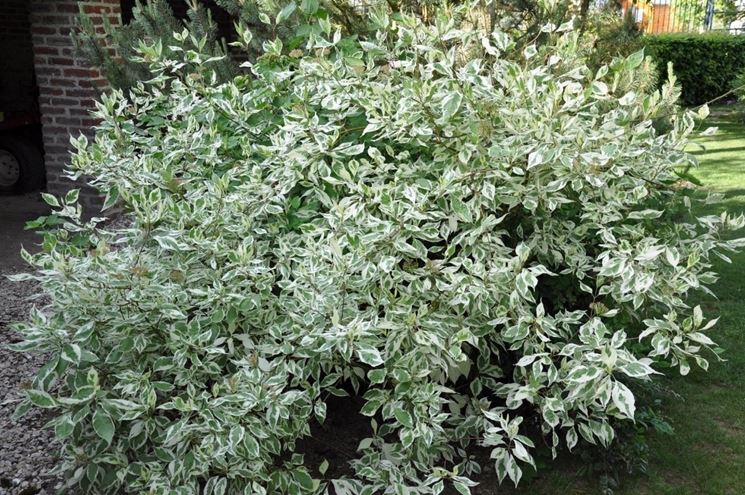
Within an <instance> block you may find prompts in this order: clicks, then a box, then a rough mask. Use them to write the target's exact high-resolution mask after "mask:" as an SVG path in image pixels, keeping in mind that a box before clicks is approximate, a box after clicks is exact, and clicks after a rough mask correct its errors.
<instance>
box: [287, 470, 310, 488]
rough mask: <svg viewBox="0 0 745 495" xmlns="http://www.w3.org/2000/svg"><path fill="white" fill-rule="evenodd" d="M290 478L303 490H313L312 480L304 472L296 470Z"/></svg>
mask: <svg viewBox="0 0 745 495" xmlns="http://www.w3.org/2000/svg"><path fill="white" fill-rule="evenodd" d="M292 477H293V478H294V479H295V481H296V482H297V484H298V485H300V486H301V487H302V488H303V489H304V490H307V491H312V490H313V489H314V488H315V483H313V478H311V476H310V475H309V474H308V472H307V471H305V470H302V469H297V470H295V471H293V472H292Z"/></svg>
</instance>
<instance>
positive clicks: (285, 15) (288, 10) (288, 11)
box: [275, 2, 297, 24]
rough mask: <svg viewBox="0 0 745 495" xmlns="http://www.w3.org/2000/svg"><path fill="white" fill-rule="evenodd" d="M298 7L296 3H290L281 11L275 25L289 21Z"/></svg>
mask: <svg viewBox="0 0 745 495" xmlns="http://www.w3.org/2000/svg"><path fill="white" fill-rule="evenodd" d="M296 7H297V5H296V4H295V2H290V3H288V4H287V5H285V7H284V8H283V9H282V10H280V11H279V14H277V19H276V20H275V24H281V23H282V22H284V21H285V20H286V19H289V18H290V16H291V15H292V13H293V12H295V8H296Z"/></svg>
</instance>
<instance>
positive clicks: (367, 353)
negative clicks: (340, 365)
mask: <svg viewBox="0 0 745 495" xmlns="http://www.w3.org/2000/svg"><path fill="white" fill-rule="evenodd" d="M357 357H359V359H360V361H362V362H363V363H365V364H368V365H370V366H380V365H381V364H383V363H384V362H385V361H383V357H382V356H381V355H380V351H378V350H377V349H376V348H374V347H370V346H363V345H360V346H358V347H357Z"/></svg>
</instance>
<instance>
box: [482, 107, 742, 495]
mask: <svg viewBox="0 0 745 495" xmlns="http://www.w3.org/2000/svg"><path fill="white" fill-rule="evenodd" d="M742 116H745V109H744V108H742V107H739V108H737V107H718V108H715V109H714V110H713V111H712V116H711V117H710V118H709V119H708V121H707V123H708V124H709V125H713V126H718V127H719V132H718V133H717V134H715V135H714V136H710V137H702V138H700V139H698V140H697V141H698V142H700V143H701V144H703V145H704V146H705V148H706V149H705V150H700V149H697V150H696V151H693V153H694V154H696V155H697V156H698V158H699V160H700V163H701V165H700V167H699V168H698V169H696V170H694V171H693V175H695V176H696V177H697V178H699V179H700V180H701V182H702V183H703V185H704V187H705V188H706V189H708V190H711V191H716V192H720V193H723V194H724V195H725V199H724V202H723V204H718V205H714V206H702V207H699V210H698V211H697V213H698V214H700V215H705V214H716V213H719V212H721V210H722V209H727V210H728V211H730V212H733V213H745V123H744V122H742ZM741 235H742V234H741ZM716 270H717V271H718V272H719V273H720V274H721V278H720V280H719V282H718V283H717V284H716V285H715V286H714V287H713V290H714V292H715V293H716V294H717V298H716V299H714V298H712V297H705V296H702V297H700V298H699V301H698V302H699V303H700V304H701V306H702V307H703V308H704V310H705V314H708V315H720V316H721V319H720V321H719V324H718V325H717V326H716V327H715V328H714V329H713V332H712V333H711V334H710V335H711V336H712V337H713V338H714V340H716V341H717V343H719V344H720V345H721V346H722V347H723V348H724V349H726V353H725V355H724V357H725V359H726V361H724V362H712V363H711V365H710V367H709V371H708V372H705V371H703V370H700V369H696V368H694V369H692V371H691V373H690V374H689V375H688V376H686V377H680V376H674V375H672V374H671V376H668V377H666V378H664V379H663V384H664V385H666V386H668V387H669V388H670V389H672V390H674V391H675V392H677V393H678V394H680V397H677V398H675V397H673V396H671V397H667V398H665V399H664V400H663V402H662V412H663V414H664V415H665V416H666V417H667V418H668V420H669V421H670V422H671V423H672V425H673V427H674V428H675V434H674V435H652V436H651V438H650V455H649V467H648V470H647V473H646V474H633V475H630V476H628V477H625V478H624V479H622V485H621V487H620V488H618V489H616V490H614V495H632V494H633V495H673V494H674V495H694V494H695V495H730V494H731V495H735V494H738V495H739V494H743V493H745V252H740V253H738V254H736V255H734V256H732V263H731V264H728V263H725V262H724V261H717V263H716ZM578 466H579V462H578V461H577V460H571V459H570V460H565V461H563V464H561V465H560V466H559V467H557V469H552V470H550V472H549V473H547V474H545V475H542V476H541V477H540V478H536V479H535V480H533V481H531V482H529V483H526V484H525V485H523V486H521V489H519V490H517V491H516V493H519V494H531V495H533V494H535V495H542V494H546V495H548V494H556V493H561V494H567V495H568V494H594V493H599V487H598V484H597V483H596V482H594V481H592V480H588V479H587V478H586V477H583V476H580V475H579V474H577V473H576V471H577V467H578ZM494 493H503V491H501V490H499V491H498V490H495V491H494Z"/></svg>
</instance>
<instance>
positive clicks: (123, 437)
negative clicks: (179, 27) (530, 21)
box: [18, 2, 743, 495]
mask: <svg viewBox="0 0 745 495" xmlns="http://www.w3.org/2000/svg"><path fill="white" fill-rule="evenodd" d="M303 5H305V2H304V4H303ZM305 6H306V7H307V5H305ZM454 18H455V17H454V16H445V15H443V16H441V17H440V18H439V19H438V20H437V21H436V22H434V23H433V24H432V25H425V24H423V23H421V22H419V21H418V20H417V19H415V18H413V17H412V18H409V17H405V16H402V17H399V18H396V19H395V20H394V19H391V18H389V17H388V16H387V15H386V14H384V13H380V12H376V13H374V14H373V15H372V22H373V23H375V25H376V26H377V30H376V32H375V34H373V35H371V36H370V37H367V38H364V39H362V38H360V39H358V38H342V37H340V36H338V35H335V34H334V30H333V29H332V27H331V26H330V25H329V24H328V23H326V22H324V21H323V19H321V21H320V22H319V24H318V25H317V26H316V27H315V28H314V29H311V30H308V31H306V32H308V33H310V34H309V35H308V37H307V45H304V46H303V49H302V50H300V49H293V50H288V49H287V48H285V47H283V46H282V44H281V42H274V43H267V44H265V47H264V48H265V54H264V55H263V56H262V57H261V58H260V59H259V60H258V61H256V62H255V63H254V64H253V65H250V66H248V67H247V71H248V74H247V75H243V76H240V77H237V78H236V79H235V80H233V81H232V82H230V83H228V84H223V85H215V84H211V83H210V78H209V77H208V76H205V75H204V74H190V75H188V76H187V77H179V76H178V73H179V68H180V67H181V64H182V62H179V61H173V60H160V59H159V49H158V47H157V45H156V46H152V47H150V48H145V49H144V50H145V53H144V55H145V58H147V59H149V60H151V61H152V63H153V68H154V70H155V72H156V73H157V74H158V76H157V77H156V78H155V79H153V80H152V81H149V82H147V83H145V84H143V85H141V86H140V87H139V88H138V89H136V90H135V91H134V92H133V93H132V94H131V95H130V96H129V97H126V98H125V97H124V96H123V95H122V94H118V93H113V94H112V95H110V96H106V97H104V98H103V101H102V103H101V104H100V108H99V111H98V115H99V117H100V118H101V124H100V125H99V126H98V129H97V135H96V139H95V142H90V143H88V142H86V141H85V140H84V139H82V138H81V139H79V140H78V141H77V146H78V151H77V153H76V155H75V156H74V159H73V162H74V163H73V167H74V169H75V170H76V171H77V173H78V174H83V175H85V176H87V177H91V178H92V179H91V180H92V183H93V185H94V186H95V187H97V188H98V189H99V190H100V191H102V194H104V195H106V203H107V206H110V205H113V204H117V205H119V207H120V208H121V209H122V210H123V212H124V218H126V219H127V221H124V222H123V221H118V222H115V223H113V224H110V225H107V224H106V223H102V222H100V220H99V219H93V220H91V221H83V220H81V219H80V214H81V211H80V207H79V206H77V204H76V196H77V195H76V193H71V194H69V195H68V197H67V198H60V199H59V200H57V199H55V198H51V197H47V199H48V200H49V202H50V203H52V204H53V205H55V206H58V207H59V208H58V212H57V214H56V217H55V218H57V219H60V218H61V219H63V220H64V224H62V223H61V222H60V221H59V220H55V221H47V224H52V227H50V230H49V231H48V232H47V234H46V238H45V241H44V249H43V251H42V252H41V253H40V254H37V255H33V256H28V258H29V260H30V261H31V262H32V264H33V265H34V266H35V267H37V268H38V272H36V273H35V274H33V275H28V276H27V277H30V278H34V279H36V280H39V281H40V283H41V285H42V287H43V289H44V291H45V292H46V294H48V296H49V301H50V302H49V304H48V305H47V306H46V307H45V308H42V309H40V310H38V311H35V312H34V313H33V315H32V318H31V320H30V322H28V323H26V324H22V325H21V326H20V327H19V329H20V331H21V332H22V333H23V334H24V336H25V341H24V342H23V343H22V344H19V345H18V348H19V349H21V350H36V351H43V352H46V353H48V356H49V363H48V364H47V365H46V366H45V367H44V368H42V369H41V371H40V372H39V375H38V377H37V378H36V380H35V382H34V383H33V387H32V388H31V389H30V390H29V391H28V401H27V402H26V403H24V404H23V406H22V408H21V409H22V410H23V409H25V408H27V407H30V405H31V404H33V405H36V406H40V407H47V408H52V409H54V411H55V413H56V416H55V419H54V420H53V421H52V426H53V427H54V429H55V431H56V433H57V436H58V437H59V438H60V440H61V441H62V445H63V460H62V462H61V464H60V470H61V471H64V472H65V473H67V475H68V476H69V479H70V484H76V485H77V486H78V487H79V488H80V489H82V490H83V491H86V492H90V493H120V492H126V493H149V494H196V493H204V494H231V495H232V494H238V493H245V494H285V493H288V494H295V493H302V494H310V493H336V494H340V495H343V494H370V495H372V494H376V493H391V494H393V493H395V494H416V493H418V494H438V493H440V492H442V491H443V490H444V488H445V487H447V486H454V487H455V489H457V490H458V491H460V493H467V492H468V491H469V487H470V486H472V484H473V481H472V480H473V479H475V478H476V474H477V473H478V471H479V466H478V464H477V462H476V461H475V460H474V459H475V458H478V456H476V457H473V454H474V452H475V449H483V448H487V449H489V450H490V451H491V457H492V459H493V461H492V462H494V463H495V466H496V471H497V474H498V475H499V478H500V480H501V479H504V478H509V479H510V480H512V481H513V482H515V483H517V482H518V481H519V480H520V478H521V474H522V470H523V469H525V467H526V466H527V465H530V464H532V463H533V457H532V455H533V453H534V452H535V451H534V443H536V442H537V441H541V442H543V441H546V442H548V444H549V445H550V446H552V448H553V449H554V451H556V450H557V449H560V448H565V447H568V448H569V449H572V448H573V447H574V446H575V445H576V444H577V443H578V441H580V439H584V441H587V442H592V443H596V442H598V443H600V444H602V445H606V446H608V445H610V444H611V443H612V442H613V439H614V425H617V424H619V423H620V422H623V421H632V420H633V418H634V413H635V398H634V392H633V391H632V390H634V383H638V382H640V381H644V380H650V379H651V378H652V376H653V375H654V374H655V373H657V372H658V371H659V370H661V369H662V368H660V367H659V366H658V365H659V364H671V365H673V366H674V367H677V368H679V370H680V372H681V373H687V372H688V370H689V367H690V365H691V364H694V363H696V364H698V365H700V366H703V367H704V368H705V367H706V365H707V361H705V359H706V358H705V357H704V356H705V355H706V354H707V352H708V353H709V354H710V355H711V352H709V351H715V352H716V350H717V349H716V346H715V344H714V343H713V342H712V340H710V338H709V337H708V336H707V333H708V331H709V330H710V328H711V327H712V325H713V324H714V321H707V320H706V319H705V318H704V316H703V315H702V313H701V310H700V309H699V308H698V307H694V308H691V307H689V306H688V305H687V304H686V299H687V297H688V296H689V295H690V294H691V293H692V291H696V290H702V289H704V290H705V287H706V285H707V284H711V283H712V282H714V281H715V278H716V276H715V274H714V273H712V271H711V264H710V261H709V260H710V258H711V257H712V256H714V255H722V256H724V254H723V253H725V252H727V251H728V250H732V249H734V248H735V247H737V246H738V242H736V241H726V240H723V237H722V233H723V232H724V231H727V230H729V229H735V228H739V227H741V226H742V224H743V219H742V218H733V217H731V216H728V215H726V214H722V216H716V217H705V218H693V217H692V216H691V214H690V202H691V201H692V200H695V198H697V197H698V196H696V195H693V196H692V195H691V194H690V192H687V191H686V190H684V189H682V188H680V187H679V185H678V182H679V177H678V175H677V174H676V171H679V170H682V169H685V168H686V167H688V166H689V165H691V164H692V163H693V162H694V158H693V157H691V156H689V155H688V154H686V153H685V152H684V151H683V148H684V146H685V145H686V143H687V137H688V135H689V134H690V133H691V132H692V130H693V128H694V116H693V115H692V114H690V113H685V114H682V115H674V114H672V113H671V112H672V111H673V110H672V109H674V100H675V98H676V94H677V93H676V90H675V89H674V88H673V87H672V85H667V86H665V87H664V88H663V89H662V91H661V92H658V93H654V94H636V93H634V92H633V91H630V90H628V88H631V87H633V86H634V78H635V71H636V70H637V68H638V67H639V66H640V64H641V63H642V61H643V55H642V54H641V53H637V54H634V55H632V56H631V57H629V58H626V59H620V60H617V61H615V62H613V64H611V65H610V66H609V67H608V66H606V67H603V68H601V69H600V70H599V71H598V72H597V73H592V72H591V71H590V70H589V69H587V68H586V66H585V65H584V63H583V58H582V56H581V50H579V49H578V46H579V45H578V37H577V35H576V34H575V33H573V32H571V30H568V29H562V28H558V29H556V28H552V27H548V28H547V30H552V29H553V30H554V32H553V33H552V34H551V33H547V36H550V37H551V38H553V41H551V42H549V43H546V44H543V45H542V46H540V47H536V46H533V45H528V46H527V48H524V49H523V48H520V49H517V48H515V45H514V44H513V42H512V41H511V39H510V38H509V37H508V36H507V35H505V34H502V33H499V32H494V33H485V32H480V31H478V30H473V29H467V28H465V27H462V26H459V25H457V24H456V21H454V20H453V19H454ZM242 35H243V38H244V41H247V40H248V38H249V37H250V35H249V33H247V32H243V33H242ZM184 57H185V60H188V61H189V62H190V63H191V64H194V63H199V62H202V63H204V64H205V67H209V65H208V64H209V63H210V62H209V61H208V60H202V59H201V56H200V54H199V53H198V52H197V51H194V52H186V53H184ZM662 120H666V121H667V123H666V125H665V126H660V125H658V123H659V122H661V121H662ZM668 369H669V368H668ZM330 395H335V396H340V397H346V396H348V395H358V396H361V397H363V400H362V406H361V410H360V414H361V415H364V416H368V417H369V418H370V420H369V421H371V423H372V431H373V432H374V434H373V435H372V436H371V437H370V438H361V439H360V449H359V452H358V454H359V458H358V459H356V460H354V461H352V464H351V470H350V473H351V474H350V476H348V477H347V478H341V479H335V480H329V479H325V476H324V475H323V472H325V469H324V468H325V465H324V466H322V468H321V469H320V470H319V469H317V468H318V466H306V465H304V464H303V456H302V455H299V454H298V452H297V449H296V442H297V440H298V439H301V438H302V437H304V436H306V435H308V434H309V433H310V429H311V427H312V425H313V424H314V423H316V422H323V421H324V418H325V417H326V415H327V407H326V401H327V400H328V397H329V396H330ZM342 400H343V399H342ZM347 400H352V399H351V398H350V399H347Z"/></svg>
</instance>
